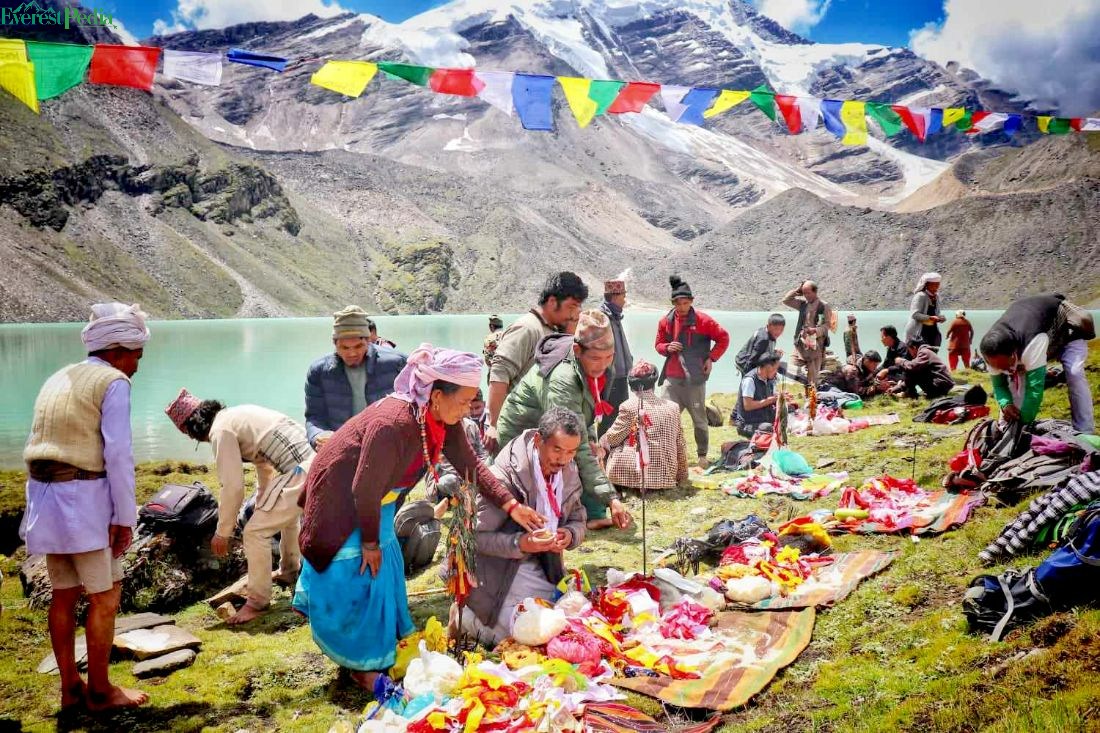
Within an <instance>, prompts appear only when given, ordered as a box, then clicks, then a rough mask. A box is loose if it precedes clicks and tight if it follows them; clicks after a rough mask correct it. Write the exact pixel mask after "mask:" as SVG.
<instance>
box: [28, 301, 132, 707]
mask: <svg viewBox="0 0 1100 733" xmlns="http://www.w3.org/2000/svg"><path fill="white" fill-rule="evenodd" d="M80 335H81V339H82V340H83V342H84V346H85V348H86V350H87V353H88V358H87V359H86V360H84V361H82V362H80V363H79V364H70V365H69V366H66V367H63V368H62V369H61V370H59V371H58V372H57V373H55V374H54V375H53V376H51V377H50V378H49V379H48V380H46V383H45V384H44V385H43V386H42V389H41V391H40V392H39V393H38V398H37V399H36V400H35V403H34V423H33V424H32V426H31V434H30V437H29V438H28V439H27V444H26V447H25V448H24V450H23V460H24V461H25V462H26V463H27V472H28V474H29V478H28V480H27V510H26V512H25V513H24V515H23V524H22V526H21V527H20V536H21V537H22V538H23V539H24V540H25V541H26V543H27V552H28V553H29V554H42V555H45V556H46V569H47V571H48V573H49V577H50V584H51V586H52V588H53V597H52V600H51V601H50V613H49V627H50V644H51V645H52V646H53V653H54V658H55V659H56V661H57V667H58V670H59V671H60V673H61V707H62V709H63V710H65V709H69V708H73V707H77V706H80V705H84V706H86V707H87V708H88V710H90V711H92V712H98V711H103V710H109V709H112V708H122V707H134V706H137V705H142V704H144V703H145V702H146V701H147V700H148V699H149V696H148V695H146V694H145V693H144V692H141V691H140V690H132V689H127V688H124V687H118V686H116V685H112V684H111V682H110V680H109V679H108V677H107V665H108V661H109V658H110V654H111V644H112V642H113V640H114V627H115V614H116V613H117V612H118V605H119V600H120V598H121V589H122V583H121V581H122V565H121V562H120V558H121V557H122V554H123V553H124V552H125V551H126V548H127V547H129V546H130V542H131V541H132V538H133V527H134V525H135V524H136V523H137V502H136V499H135V496H134V453H133V443H132V440H131V433H130V378H131V377H133V376H134V373H135V372H137V368H138V361H139V360H140V359H141V356H142V353H143V349H144V346H145V342H146V341H148V339H149V329H148V328H146V326H145V314H144V313H143V312H142V311H141V310H140V308H138V306H137V305H136V304H135V305H130V306H127V305H123V304H121V303H100V304H96V305H93V306H92V317H91V319H90V322H89V323H88V325H87V326H85V327H84V330H83V331H82V332H81V334H80ZM82 591H83V592H86V593H87V594H88V601H89V608H88V618H87V622H86V623H85V626H86V630H87V639H88V682H87V684H85V683H84V680H83V679H82V678H81V677H80V673H79V672H78V671H77V666H76V653H75V635H76V609H77V604H78V603H79V602H80V596H81V593H82Z"/></svg>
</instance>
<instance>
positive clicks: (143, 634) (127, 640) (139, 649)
mask: <svg viewBox="0 0 1100 733" xmlns="http://www.w3.org/2000/svg"><path fill="white" fill-rule="evenodd" d="M201 644H202V640H201V639H200V638H199V637H197V636H195V635H194V634H192V633H191V632H190V631H187V630H185V629H181V628H180V627H178V626H173V625H171V624H165V625H164V626H157V627H155V628H152V629H135V630H134V631H127V632H126V633H125V634H119V635H118V636H116V637H115V648H116V649H119V650H121V651H124V652H129V653H130V654H132V655H134V656H135V657H137V658H138V659H149V658H150V657H158V656H160V655H162V654H167V653H168V652H174V651H176V650H177V649H188V648H195V647H198V646H200V645H201Z"/></svg>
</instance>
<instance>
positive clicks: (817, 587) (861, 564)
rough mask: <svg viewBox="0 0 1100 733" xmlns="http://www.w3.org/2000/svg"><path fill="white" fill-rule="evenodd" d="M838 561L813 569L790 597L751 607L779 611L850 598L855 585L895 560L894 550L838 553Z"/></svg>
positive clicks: (819, 605)
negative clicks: (807, 578) (810, 575)
mask: <svg viewBox="0 0 1100 733" xmlns="http://www.w3.org/2000/svg"><path fill="white" fill-rule="evenodd" d="M835 557H836V562H834V563H833V564H832V565H826V566H824V567H821V568H818V569H817V570H815V571H814V574H813V576H812V577H811V578H810V579H809V580H807V581H806V582H804V583H802V584H801V585H799V586H798V587H797V588H795V590H794V591H793V592H792V593H791V594H790V595H788V596H772V597H771V598H765V599H764V600H762V601H759V602H757V603H755V604H753V605H752V608H756V609H760V610H766V611H778V610H779V609H783V608H805V607H807V606H814V607H816V608H823V607H826V606H831V605H833V604H834V603H836V602H837V601H840V600H843V599H844V598H847V597H848V594H849V593H851V592H852V591H853V590H855V588H856V586H857V585H859V584H860V583H862V582H863V581H864V580H866V579H867V578H869V577H871V576H872V575H874V574H875V573H878V572H880V571H882V570H884V569H885V568H886V566H887V565H889V564H890V563H892V562H893V561H894V553H893V552H882V551H880V550H860V551H859V552H845V553H842V554H839V555H836V556H835Z"/></svg>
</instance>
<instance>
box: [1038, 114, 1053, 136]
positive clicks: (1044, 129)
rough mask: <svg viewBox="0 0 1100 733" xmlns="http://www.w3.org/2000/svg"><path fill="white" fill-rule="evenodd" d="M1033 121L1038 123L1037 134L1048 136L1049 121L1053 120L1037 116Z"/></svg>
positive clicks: (1044, 116)
mask: <svg viewBox="0 0 1100 733" xmlns="http://www.w3.org/2000/svg"><path fill="white" fill-rule="evenodd" d="M1035 119H1036V121H1037V122H1038V123H1039V132H1041V133H1043V134H1044V135H1047V134H1050V121H1051V120H1052V119H1054V118H1053V117H1049V116H1046V115H1039V116H1038V117H1036V118H1035Z"/></svg>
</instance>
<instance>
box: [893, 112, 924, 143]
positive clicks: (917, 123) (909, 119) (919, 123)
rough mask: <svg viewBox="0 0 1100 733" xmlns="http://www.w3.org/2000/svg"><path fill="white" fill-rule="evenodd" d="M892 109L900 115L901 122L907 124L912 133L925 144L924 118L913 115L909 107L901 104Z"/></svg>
mask: <svg viewBox="0 0 1100 733" xmlns="http://www.w3.org/2000/svg"><path fill="white" fill-rule="evenodd" d="M890 109H892V110H894V111H895V112H897V113H898V116H899V117H901V121H902V122H904V123H905V126H906V127H908V128H909V131H910V132H911V133H913V134H914V135H916V136H917V139H918V140H920V141H921V142H924V134H925V133H924V117H922V116H921V115H915V114H913V113H912V112H910V111H909V108H908V107H905V106H903V105H900V104H894V105H891V106H890Z"/></svg>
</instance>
